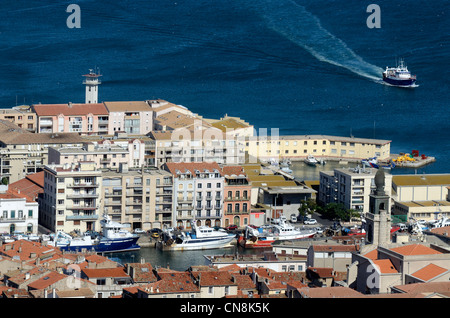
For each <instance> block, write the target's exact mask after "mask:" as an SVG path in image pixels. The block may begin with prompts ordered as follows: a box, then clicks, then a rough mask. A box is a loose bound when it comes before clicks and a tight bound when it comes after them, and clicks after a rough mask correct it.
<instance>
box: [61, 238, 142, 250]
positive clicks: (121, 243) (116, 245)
mask: <svg viewBox="0 0 450 318" xmlns="http://www.w3.org/2000/svg"><path fill="white" fill-rule="evenodd" d="M138 239H139V237H131V238H123V239H115V240H112V239H104V240H101V241H100V242H99V243H98V244H86V245H83V244H81V245H75V244H68V245H61V246H57V247H58V248H59V249H60V250H61V251H72V252H80V251H82V250H84V249H86V250H88V251H91V250H93V251H95V252H97V253H106V252H109V253H112V252H123V251H132V250H138V249H140V246H139V245H138V244H137V240H138Z"/></svg>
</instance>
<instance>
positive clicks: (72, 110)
mask: <svg viewBox="0 0 450 318" xmlns="http://www.w3.org/2000/svg"><path fill="white" fill-rule="evenodd" d="M32 108H33V110H34V112H35V113H36V117H37V125H36V126H37V129H36V132H38V133H57V132H78V133H83V134H91V133H96V134H107V133H108V117H109V115H108V110H107V109H106V107H105V105H104V104H102V103H98V104H74V103H68V104H35V105H32Z"/></svg>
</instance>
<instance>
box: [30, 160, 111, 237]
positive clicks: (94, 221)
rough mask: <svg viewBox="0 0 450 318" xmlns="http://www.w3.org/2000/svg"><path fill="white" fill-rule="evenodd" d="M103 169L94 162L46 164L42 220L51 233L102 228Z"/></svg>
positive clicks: (40, 218)
mask: <svg viewBox="0 0 450 318" xmlns="http://www.w3.org/2000/svg"><path fill="white" fill-rule="evenodd" d="M102 193H103V189H102V172H101V171H100V170H98V169H97V168H96V166H95V164H94V163H93V162H79V163H77V164H72V165H70V164H64V165H46V166H44V196H43V199H42V200H40V213H39V222H40V223H41V224H42V225H44V226H45V227H46V228H48V229H50V230H51V231H52V232H56V231H63V232H66V233H70V232H71V231H74V230H78V231H80V232H85V231H88V230H93V231H100V220H101V217H102V216H101V215H100V214H101V210H100V201H101V197H102Z"/></svg>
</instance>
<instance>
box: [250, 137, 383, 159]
mask: <svg viewBox="0 0 450 318" xmlns="http://www.w3.org/2000/svg"><path fill="white" fill-rule="evenodd" d="M390 144H391V141H390V140H379V139H368V138H354V137H339V136H327V135H295V136H279V135H273V136H272V135H269V136H262V135H261V136H253V137H249V138H248V141H247V142H246V152H247V153H248V155H249V156H250V157H251V158H258V159H262V160H269V159H271V158H278V159H283V158H289V159H292V160H300V159H304V158H306V157H307V156H308V155H313V156H315V157H316V158H323V159H325V160H326V159H333V160H361V159H367V158H371V157H377V158H378V159H379V160H388V159H389V158H390ZM253 160H255V159H253Z"/></svg>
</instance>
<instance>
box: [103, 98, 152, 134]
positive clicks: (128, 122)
mask: <svg viewBox="0 0 450 318" xmlns="http://www.w3.org/2000/svg"><path fill="white" fill-rule="evenodd" d="M104 105H105V107H106V109H107V111H108V113H109V125H108V134H109V135H114V133H115V132H116V131H124V132H126V133H127V134H129V135H145V134H147V133H148V132H150V131H152V130H153V110H152V107H151V106H150V104H149V103H148V102H147V101H123V102H122V101H119V102H104Z"/></svg>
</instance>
